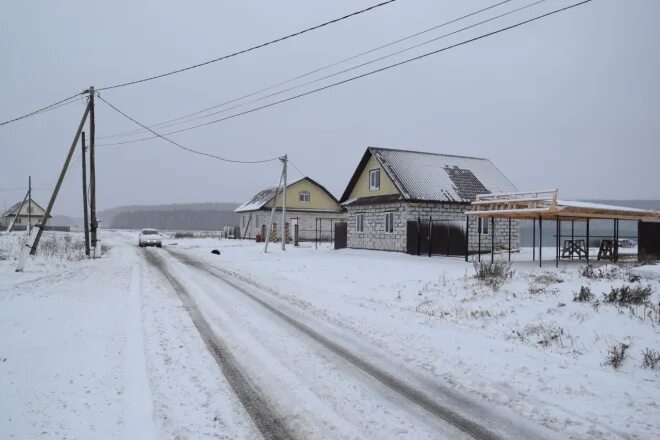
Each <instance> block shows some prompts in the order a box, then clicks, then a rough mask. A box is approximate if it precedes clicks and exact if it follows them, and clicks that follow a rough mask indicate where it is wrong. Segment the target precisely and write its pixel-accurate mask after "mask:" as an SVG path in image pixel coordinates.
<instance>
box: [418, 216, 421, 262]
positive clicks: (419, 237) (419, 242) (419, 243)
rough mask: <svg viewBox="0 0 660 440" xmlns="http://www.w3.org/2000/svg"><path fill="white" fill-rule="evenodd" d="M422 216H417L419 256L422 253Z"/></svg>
mask: <svg viewBox="0 0 660 440" xmlns="http://www.w3.org/2000/svg"><path fill="white" fill-rule="evenodd" d="M421 233H422V218H421V217H420V216H417V256H418V257H419V256H420V255H421V251H420V248H421V247H422V237H421Z"/></svg>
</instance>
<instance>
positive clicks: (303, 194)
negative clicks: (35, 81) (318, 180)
mask: <svg viewBox="0 0 660 440" xmlns="http://www.w3.org/2000/svg"><path fill="white" fill-rule="evenodd" d="M298 200H300V201H301V202H303V203H309V191H300V192H299V193H298Z"/></svg>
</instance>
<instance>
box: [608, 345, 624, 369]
mask: <svg viewBox="0 0 660 440" xmlns="http://www.w3.org/2000/svg"><path fill="white" fill-rule="evenodd" d="M629 348H630V345H628V344H624V343H623V342H616V343H614V344H611V345H610V346H609V347H608V348H607V358H606V359H605V365H611V366H612V367H613V368H614V369H615V370H617V369H618V368H619V367H620V366H621V365H622V364H623V361H624V360H626V358H627V357H628V355H627V354H626V352H627V351H628V349H629Z"/></svg>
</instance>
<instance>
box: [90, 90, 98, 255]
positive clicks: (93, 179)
mask: <svg viewBox="0 0 660 440" xmlns="http://www.w3.org/2000/svg"><path fill="white" fill-rule="evenodd" d="M95 133H96V126H95V120H94V86H90V88H89V192H90V195H89V211H90V216H91V222H90V225H89V226H90V238H91V245H92V258H96V243H97V238H96V229H97V228H98V222H97V221H96V155H95V151H94V140H95Z"/></svg>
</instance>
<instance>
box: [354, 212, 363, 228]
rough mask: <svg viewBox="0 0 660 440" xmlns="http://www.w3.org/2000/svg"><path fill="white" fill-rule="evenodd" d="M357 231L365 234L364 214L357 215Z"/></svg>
mask: <svg viewBox="0 0 660 440" xmlns="http://www.w3.org/2000/svg"><path fill="white" fill-rule="evenodd" d="M355 229H356V230H357V231H358V232H364V214H357V215H356V216H355Z"/></svg>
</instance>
